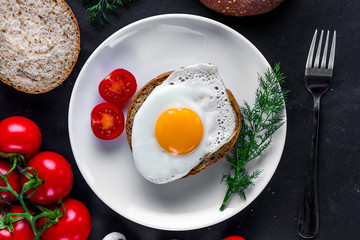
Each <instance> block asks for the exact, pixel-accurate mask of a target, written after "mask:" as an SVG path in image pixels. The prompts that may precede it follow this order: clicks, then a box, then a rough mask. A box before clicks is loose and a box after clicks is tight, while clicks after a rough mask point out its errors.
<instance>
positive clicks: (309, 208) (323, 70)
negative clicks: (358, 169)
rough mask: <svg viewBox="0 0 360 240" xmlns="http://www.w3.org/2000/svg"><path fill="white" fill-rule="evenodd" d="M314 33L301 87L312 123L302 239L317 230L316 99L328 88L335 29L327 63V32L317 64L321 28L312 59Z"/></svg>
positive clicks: (300, 223) (300, 221) (301, 214)
mask: <svg viewBox="0 0 360 240" xmlns="http://www.w3.org/2000/svg"><path fill="white" fill-rule="evenodd" d="M317 32H318V31H317V30H316V31H315V33H314V36H313V39H312V42H311V46H310V50H309V54H308V58H307V61H306V67H305V86H306V88H307V90H308V91H309V92H310V93H311V95H312V96H313V98H314V122H313V134H312V139H311V140H312V145H311V153H310V158H309V160H308V165H307V171H306V176H305V177H306V182H305V191H304V195H303V198H302V201H301V206H300V211H299V217H298V225H297V228H298V233H299V235H300V236H301V237H303V238H306V239H309V238H314V237H316V236H317V234H318V233H319V202H318V179H317V178H318V176H317V165H318V164H317V157H318V134H319V115H320V99H321V96H322V95H323V94H324V93H325V92H326V91H327V90H328V89H329V86H330V82H331V79H332V76H333V69H334V59H335V43H336V31H334V34H333V40H332V44H331V50H330V56H329V61H328V63H327V55H328V54H327V50H328V42H329V31H327V34H326V40H325V46H324V48H323V49H324V50H323V53H322V60H321V65H320V55H321V49H322V42H323V32H324V31H323V30H322V31H321V34H320V39H319V44H318V48H317V51H316V56H315V59H314V51H315V45H316V37H317Z"/></svg>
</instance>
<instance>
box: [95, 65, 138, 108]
mask: <svg viewBox="0 0 360 240" xmlns="http://www.w3.org/2000/svg"><path fill="white" fill-rule="evenodd" d="M136 88H137V84H136V80H135V77H134V76H133V75H132V74H131V73H130V72H129V71H127V70H125V69H115V70H114V71H112V72H111V73H110V74H109V75H108V76H107V77H105V78H104V79H103V80H102V81H101V82H100V84H99V93H100V96H101V97H102V98H104V99H105V100H106V101H108V102H111V103H114V104H119V103H123V102H126V101H127V100H129V99H130V98H131V96H132V95H133V94H134V93H135V91H136Z"/></svg>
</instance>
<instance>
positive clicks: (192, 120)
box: [155, 108, 203, 155]
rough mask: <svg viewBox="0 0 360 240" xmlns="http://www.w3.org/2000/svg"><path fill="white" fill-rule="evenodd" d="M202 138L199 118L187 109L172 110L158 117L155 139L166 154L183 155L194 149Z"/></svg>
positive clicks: (201, 126)
mask: <svg viewBox="0 0 360 240" xmlns="http://www.w3.org/2000/svg"><path fill="white" fill-rule="evenodd" d="M202 136H203V125H202V122H201V119H200V117H199V116H198V115H197V114H196V113H195V112H194V111H192V110H190V109H188V108H172V109H169V110H167V111H165V112H164V113H162V114H161V115H160V117H159V118H158V120H157V122H156V124H155V138H156V140H157V142H158V143H159V145H160V146H161V147H162V148H163V149H164V150H165V151H167V152H169V153H173V154H177V155H184V154H187V153H190V152H192V151H193V150H194V149H196V148H197V147H198V146H199V144H200V142H201V139H202Z"/></svg>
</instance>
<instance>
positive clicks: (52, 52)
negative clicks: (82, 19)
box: [0, 0, 80, 94]
mask: <svg viewBox="0 0 360 240" xmlns="http://www.w3.org/2000/svg"><path fill="white" fill-rule="evenodd" d="M0 42H1V44H0V80H1V81H3V82H4V83H6V84H8V85H10V86H12V87H14V88H15V89H17V90H19V91H23V92H26V93H33V94H36V93H44V92H48V91H50V90H52V89H54V88H55V87H57V86H59V85H60V84H61V83H62V82H63V81H64V80H65V79H66V78H67V77H68V75H69V74H70V73H71V71H72V69H73V67H74V65H75V63H76V61H77V58H78V55H79V52H80V31H79V26H78V23H77V20H76V18H75V16H74V14H73V12H72V11H71V9H70V7H69V6H68V5H67V3H66V2H65V1H64V0H7V1H3V2H2V4H0Z"/></svg>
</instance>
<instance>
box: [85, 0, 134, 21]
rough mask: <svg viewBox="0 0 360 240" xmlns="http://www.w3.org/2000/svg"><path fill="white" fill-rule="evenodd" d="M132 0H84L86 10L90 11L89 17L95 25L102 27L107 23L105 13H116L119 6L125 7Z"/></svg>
mask: <svg viewBox="0 0 360 240" xmlns="http://www.w3.org/2000/svg"><path fill="white" fill-rule="evenodd" d="M131 1H132V0H84V3H85V5H86V6H89V7H88V8H87V10H88V11H90V12H91V14H90V15H89V17H88V18H89V19H90V20H91V22H92V23H93V24H94V25H95V26H96V27H103V26H104V25H105V23H109V19H108V17H107V15H106V14H107V13H111V14H118V9H119V7H126V6H127V3H128V2H131Z"/></svg>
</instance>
